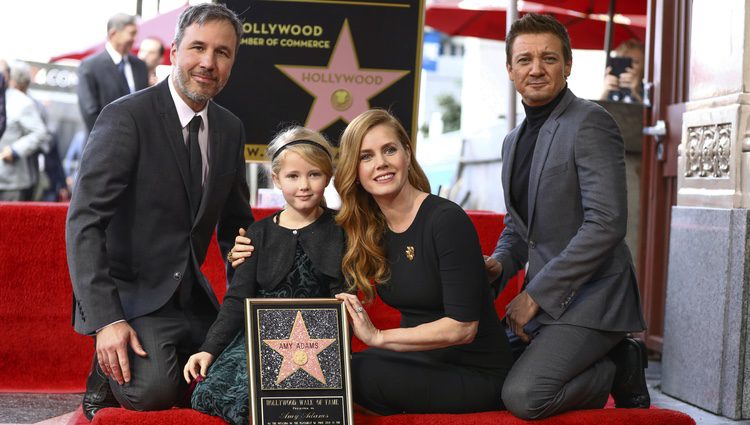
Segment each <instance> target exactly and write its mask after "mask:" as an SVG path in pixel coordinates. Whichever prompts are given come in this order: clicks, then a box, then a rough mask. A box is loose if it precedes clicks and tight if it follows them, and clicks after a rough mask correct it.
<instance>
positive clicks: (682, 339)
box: [662, 0, 750, 419]
mask: <svg viewBox="0 0 750 425" xmlns="http://www.w3.org/2000/svg"><path fill="white" fill-rule="evenodd" d="M692 7H693V9H692V27H691V39H690V45H691V50H690V89H689V92H690V100H689V102H688V104H687V105H686V112H685V113H684V115H683V123H682V142H681V144H680V148H679V159H678V170H677V173H678V174H677V175H678V180H677V206H676V207H675V208H673V209H672V223H671V227H670V245H669V270H668V282H667V300H666V307H665V320H664V351H663V353H662V354H663V356H662V389H663V390H664V392H665V393H667V394H670V395H673V396H675V397H677V398H680V399H682V400H684V401H687V402H689V403H692V404H695V405H697V406H699V407H701V408H704V409H706V410H709V411H711V412H714V413H718V414H721V415H724V416H728V417H730V418H733V419H740V418H741V419H747V418H750V363H748V361H749V360H750V350H749V349H750V346H748V342H750V340H749V339H748V333H747V332H748V330H749V329H750V328H749V327H748V325H750V316H749V315H748V306H749V305H750V286H748V281H750V267H749V266H750V213H749V212H748V211H749V210H750V135H748V130H749V129H750V128H749V123H750V0H723V1H720V2H717V1H715V0H693V1H692Z"/></svg>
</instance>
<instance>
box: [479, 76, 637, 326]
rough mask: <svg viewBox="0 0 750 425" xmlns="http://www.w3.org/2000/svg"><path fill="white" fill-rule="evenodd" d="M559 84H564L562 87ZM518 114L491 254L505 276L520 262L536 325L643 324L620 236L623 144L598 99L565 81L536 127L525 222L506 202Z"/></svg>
mask: <svg viewBox="0 0 750 425" xmlns="http://www.w3.org/2000/svg"><path fill="white" fill-rule="evenodd" d="M566 90H567V89H566ZM524 125H525V121H524V122H523V123H521V125H519V126H518V127H516V128H515V129H514V130H513V131H512V132H511V133H510V134H508V135H507V136H506V137H505V141H504V143H503V171H502V184H503V189H504V191H505V205H506V207H507V209H508V214H507V215H506V217H505V229H504V230H503V232H502V234H501V235H500V239H499V240H498V242H497V246H496V247H495V251H494V253H493V254H492V256H493V257H494V258H495V259H496V260H497V261H499V262H500V263H501V264H502V266H503V274H502V276H501V277H500V281H501V282H502V283H503V284H504V283H505V282H507V280H508V279H510V278H511V277H513V276H514V275H515V274H516V273H517V272H518V271H519V270H520V269H521V268H523V267H524V265H525V264H526V263H527V262H528V270H527V275H526V279H527V283H526V288H525V289H526V291H527V293H528V294H529V295H530V296H531V297H532V298H533V299H534V301H536V302H537V303H538V304H539V305H540V307H541V309H540V314H539V315H538V316H537V320H538V321H539V322H540V323H542V324H553V323H565V324H571V325H577V326H584V327H588V328H593V329H600V330H605V331H623V332H635V331H641V330H643V329H645V321H644V319H643V313H642V311H641V303H640V296H639V294H638V285H637V283H636V280H635V272H634V267H633V260H632V258H631V255H630V250H629V249H628V247H627V245H626V244H625V240H624V238H625V230H626V228H627V204H626V199H627V196H626V186H625V151H624V145H623V141H622V137H621V136H620V131H619V129H618V127H617V124H616V123H615V122H614V120H613V119H612V117H611V116H610V115H609V114H608V113H607V112H606V111H605V110H604V109H603V108H601V107H600V106H598V105H596V104H594V103H592V102H589V101H586V100H583V99H579V98H577V97H576V96H575V95H574V94H573V93H572V92H571V91H570V90H568V91H567V93H566V94H565V95H564V97H563V99H562V100H561V101H560V103H559V104H558V105H557V107H556V108H555V109H554V110H553V111H552V113H551V114H550V117H549V118H548V119H547V121H546V122H545V123H544V125H543V126H542V128H541V129H540V131H539V136H538V139H537V143H536V147H535V149H534V158H533V161H532V163H531V170H530V176H529V190H528V196H529V199H528V202H529V212H528V217H529V222H528V223H524V222H523V221H522V220H521V218H520V216H519V215H518V212H517V211H516V210H515V208H514V205H513V203H512V201H511V196H510V193H511V188H510V183H511V182H510V180H511V173H512V170H513V160H514V155H515V150H516V143H517V141H518V136H519V134H520V132H521V129H522V128H523V126H524Z"/></svg>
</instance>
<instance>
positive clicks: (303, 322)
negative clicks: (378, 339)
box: [245, 298, 354, 425]
mask: <svg viewBox="0 0 750 425" xmlns="http://www.w3.org/2000/svg"><path fill="white" fill-rule="evenodd" d="M245 318H246V330H247V362H248V364H247V370H248V379H249V382H248V384H249V385H248V387H249V390H250V394H249V396H250V423H251V424H254V425H352V424H353V423H354V421H353V417H354V415H353V413H352V389H351V378H350V373H351V372H350V366H349V358H350V355H349V353H350V347H349V341H350V340H349V328H348V322H347V317H346V308H345V306H344V305H343V303H342V302H341V301H339V300H335V299H329V298H311V299H268V298H248V299H247V300H246V301H245Z"/></svg>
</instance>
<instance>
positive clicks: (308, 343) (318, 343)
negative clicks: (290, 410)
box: [263, 311, 335, 384]
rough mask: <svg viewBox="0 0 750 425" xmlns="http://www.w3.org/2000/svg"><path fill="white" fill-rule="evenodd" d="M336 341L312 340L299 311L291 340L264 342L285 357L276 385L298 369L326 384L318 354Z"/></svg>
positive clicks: (266, 340)
mask: <svg viewBox="0 0 750 425" xmlns="http://www.w3.org/2000/svg"><path fill="white" fill-rule="evenodd" d="M334 341H335V339H312V338H310V334H309V333H308V332H307V325H305V321H304V320H303V319H302V312H301V311H297V317H296V318H295V319H294V325H293V326H292V333H291V335H289V339H264V340H263V342H265V343H266V344H268V346H269V347H271V348H273V349H274V350H275V351H276V352H277V353H279V354H281V355H282V356H283V357H284V360H283V361H282V362H281V368H280V369H279V376H278V377H277V378H276V384H280V383H281V381H283V380H284V379H286V378H288V377H289V376H290V375H291V374H293V373H294V372H296V371H297V370H298V369H302V370H304V371H305V372H307V373H309V374H310V376H312V377H313V378H315V379H317V380H318V381H320V382H322V383H323V384H325V383H326V378H325V377H324V376H323V370H322V369H321V368H320V362H319V361H318V353H320V352H321V351H323V350H325V349H326V348H327V347H328V346H329V345H331V344H332V343H333V342H334Z"/></svg>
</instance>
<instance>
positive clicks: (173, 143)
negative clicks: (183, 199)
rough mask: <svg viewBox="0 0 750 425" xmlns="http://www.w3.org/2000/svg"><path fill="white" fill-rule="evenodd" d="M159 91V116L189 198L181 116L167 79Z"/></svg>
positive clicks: (188, 176)
mask: <svg viewBox="0 0 750 425" xmlns="http://www.w3.org/2000/svg"><path fill="white" fill-rule="evenodd" d="M157 93H158V102H157V105H156V107H157V110H158V111H159V118H160V119H161V124H162V127H163V128H164V132H165V133H166V134H167V136H168V137H169V147H170V148H171V149H172V153H173V154H174V158H175V162H177V168H178V169H179V170H180V175H181V176H182V184H183V187H184V188H185V196H188V199H189V197H190V195H189V193H190V192H189V188H188V182H189V181H190V180H189V179H190V170H189V169H188V154H187V149H186V148H185V139H184V137H183V135H182V127H181V126H180V118H179V117H178V116H177V109H176V108H175V106H174V101H173V100H172V95H171V94H170V93H169V83H168V81H167V79H164V81H162V82H161V83H159V85H158V90H157Z"/></svg>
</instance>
